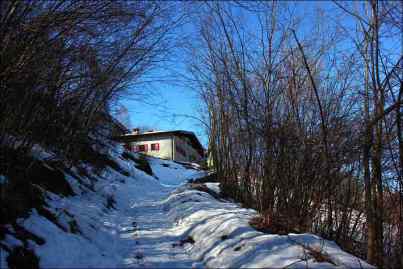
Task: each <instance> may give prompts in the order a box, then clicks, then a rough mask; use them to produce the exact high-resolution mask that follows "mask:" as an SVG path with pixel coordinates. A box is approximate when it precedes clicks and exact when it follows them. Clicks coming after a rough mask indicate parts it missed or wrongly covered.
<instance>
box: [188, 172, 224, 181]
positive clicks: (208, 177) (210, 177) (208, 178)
mask: <svg viewBox="0 0 403 269" xmlns="http://www.w3.org/2000/svg"><path fill="white" fill-rule="evenodd" d="M189 182H191V183H207V182H218V179H217V174H216V173H210V174H208V175H206V176H204V177H199V178H196V179H191V180H189Z"/></svg>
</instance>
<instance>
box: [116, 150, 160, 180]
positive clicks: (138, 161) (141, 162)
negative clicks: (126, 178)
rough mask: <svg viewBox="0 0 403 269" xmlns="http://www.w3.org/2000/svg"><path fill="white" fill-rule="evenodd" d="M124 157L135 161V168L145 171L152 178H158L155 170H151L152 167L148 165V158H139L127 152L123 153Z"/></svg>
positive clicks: (141, 156) (140, 156)
mask: <svg viewBox="0 0 403 269" xmlns="http://www.w3.org/2000/svg"><path fill="white" fill-rule="evenodd" d="M122 157H123V158H125V159H126V160H131V161H133V162H134V163H135V165H134V166H135V167H136V168H137V169H140V170H141V171H143V172H144V173H146V174H147V175H150V176H152V177H155V178H157V177H156V176H155V175H154V173H153V170H152V169H151V166H150V164H149V163H148V161H147V158H146V157H145V156H143V155H139V157H135V156H134V155H133V154H131V153H129V152H126V151H125V152H123V153H122Z"/></svg>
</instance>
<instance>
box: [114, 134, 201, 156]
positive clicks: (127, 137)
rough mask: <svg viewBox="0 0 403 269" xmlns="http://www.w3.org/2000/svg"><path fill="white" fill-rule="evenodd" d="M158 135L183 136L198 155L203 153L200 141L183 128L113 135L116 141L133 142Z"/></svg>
mask: <svg viewBox="0 0 403 269" xmlns="http://www.w3.org/2000/svg"><path fill="white" fill-rule="evenodd" d="M159 135H167V136H169V135H175V136H184V137H188V138H189V139H190V142H191V143H192V146H193V147H194V148H195V149H196V150H197V152H198V153H199V154H200V155H202V156H203V155H204V148H203V146H202V144H201V143H200V141H199V139H197V136H196V135H195V134H194V133H193V132H189V131H184V130H173V131H152V132H144V133H139V134H130V133H129V134H125V135H121V136H118V137H114V139H115V140H116V141H119V142H135V141H136V140H138V139H141V138H147V137H153V136H159Z"/></svg>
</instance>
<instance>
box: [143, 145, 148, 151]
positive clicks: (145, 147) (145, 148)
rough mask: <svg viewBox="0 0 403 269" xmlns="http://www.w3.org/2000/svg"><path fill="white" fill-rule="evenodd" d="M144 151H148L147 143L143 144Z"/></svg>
mask: <svg viewBox="0 0 403 269" xmlns="http://www.w3.org/2000/svg"><path fill="white" fill-rule="evenodd" d="M144 151H145V152H147V151H148V145H147V144H145V145H144Z"/></svg>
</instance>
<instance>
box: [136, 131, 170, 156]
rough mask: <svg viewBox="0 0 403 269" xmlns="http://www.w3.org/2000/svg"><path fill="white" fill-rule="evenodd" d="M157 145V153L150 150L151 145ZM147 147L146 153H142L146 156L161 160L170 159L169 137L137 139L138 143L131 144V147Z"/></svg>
mask: <svg viewBox="0 0 403 269" xmlns="http://www.w3.org/2000/svg"><path fill="white" fill-rule="evenodd" d="M154 143H159V145H160V149H159V150H158V151H152V150H151V144H154ZM139 145H147V147H148V150H147V152H143V153H145V154H147V155H150V156H153V157H157V158H161V159H172V139H171V137H166V136H165V137H164V136H153V137H143V138H139V139H138V141H136V142H132V143H131V146H139Z"/></svg>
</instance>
